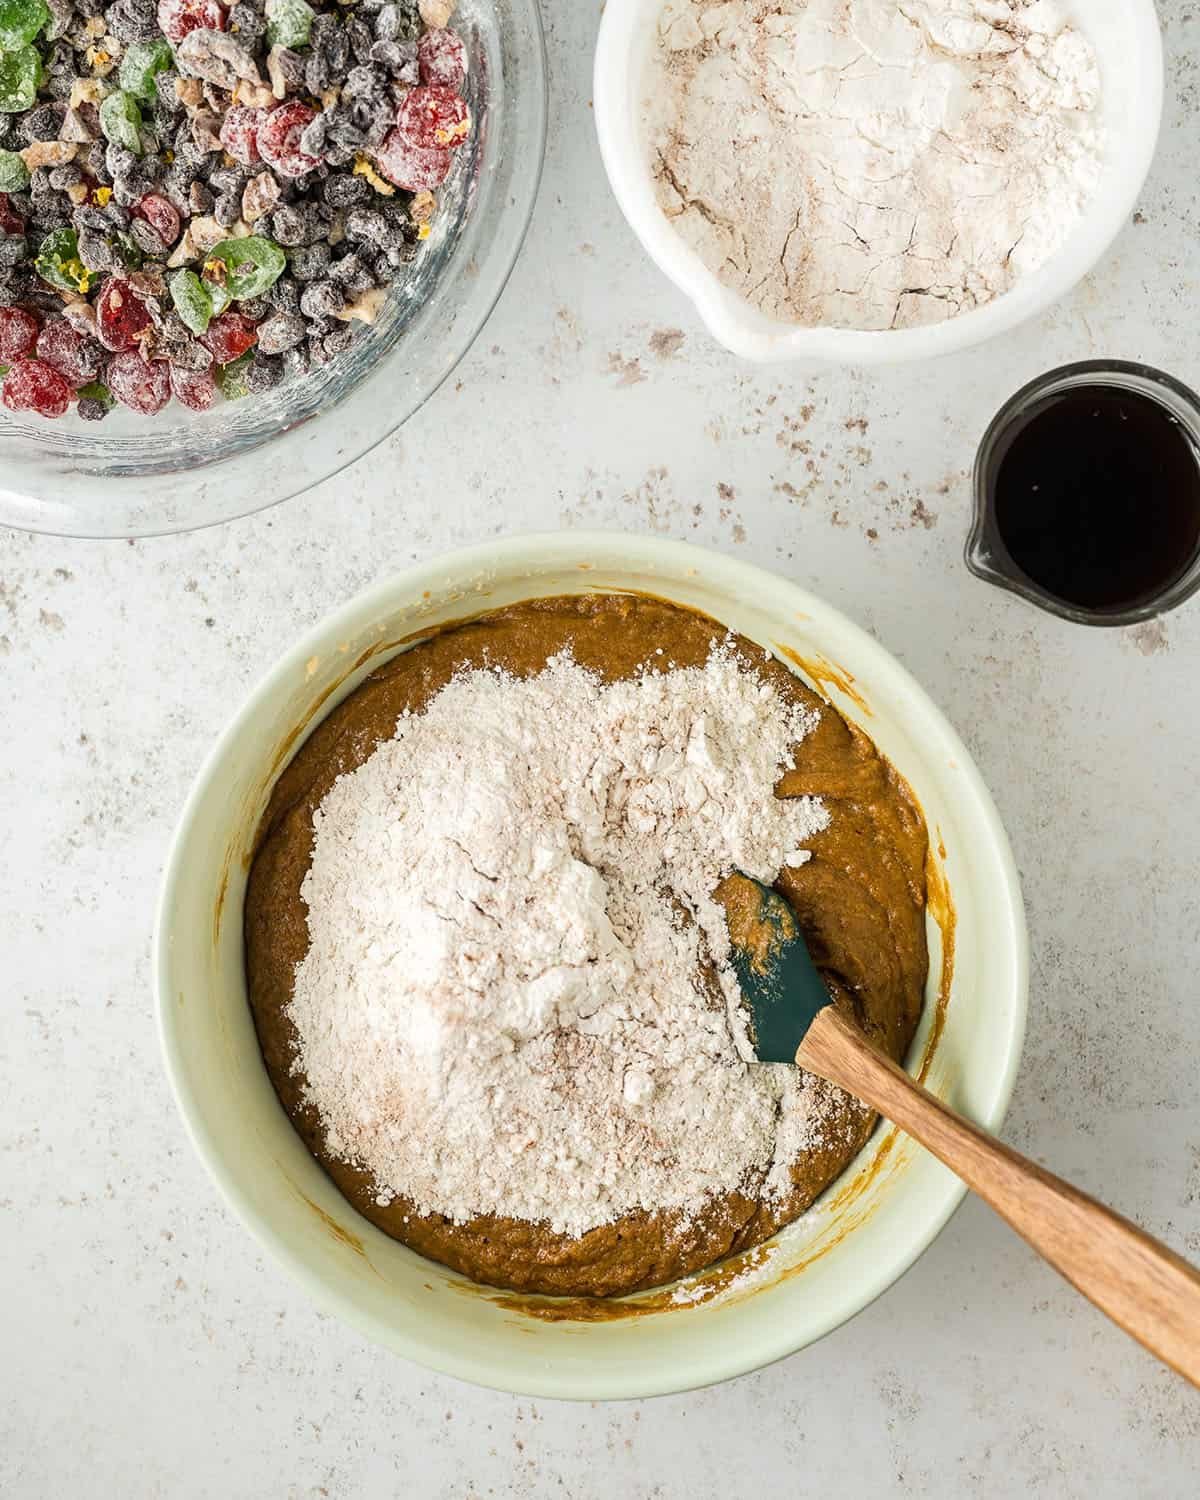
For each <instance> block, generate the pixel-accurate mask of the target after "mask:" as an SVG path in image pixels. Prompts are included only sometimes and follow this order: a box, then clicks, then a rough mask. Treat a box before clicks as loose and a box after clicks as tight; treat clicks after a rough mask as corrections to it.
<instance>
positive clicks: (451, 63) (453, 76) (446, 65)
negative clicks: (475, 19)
mask: <svg viewBox="0 0 1200 1500" xmlns="http://www.w3.org/2000/svg"><path fill="white" fill-rule="evenodd" d="M417 63H418V65H419V67H420V69H421V82H422V83H425V84H430V85H432V86H433V87H435V88H443V89H455V90H457V89H460V88H461V87H462V84H463V80H464V79H465V78H466V76H467V49H466V48H465V47H464V46H463V41H462V37H460V36H459V35H458V33H457V32H455V31H427V32H426V33H425V35H424V36H423V37H422V38H421V40H420V41H419V42H418V43H417Z"/></svg>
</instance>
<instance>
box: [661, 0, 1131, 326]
mask: <svg viewBox="0 0 1200 1500" xmlns="http://www.w3.org/2000/svg"><path fill="white" fill-rule="evenodd" d="M642 93H643V106H642V108H643V125H642V133H643V140H644V148H645V150H646V152H647V154H648V157H649V161H650V166H651V169H652V171H653V173H654V179H655V186H656V192H657V197H658V202H659V205H660V207H661V208H662V210H663V212H664V213H665V214H666V216H667V217H668V219H669V220H670V221H671V223H672V224H673V225H674V227H675V229H676V230H677V231H678V233H679V234H680V235H681V236H682V237H683V239H684V240H685V241H686V242H687V243H688V244H689V245H690V246H691V247H692V248H693V249H694V250H695V251H696V252H697V254H698V255H699V256H700V258H701V259H702V260H703V261H704V263H705V264H706V265H707V266H708V268H709V269H710V270H711V271H713V272H714V273H715V274H716V275H717V276H719V277H720V279H721V281H722V282H724V283H725V285H726V286H728V287H730V288H731V289H732V290H733V291H735V292H737V293H739V294H740V295H741V296H743V297H745V298H746V299H747V300H749V301H750V302H751V303H752V304H753V305H754V306H756V307H757V308H759V309H760V310H761V311H762V312H764V313H766V314H767V315H768V316H770V317H773V318H778V319H781V320H783V321H785V322H790V323H795V324H802V325H806V326H816V325H824V326H828V327H839V328H858V329H890V328H907V327H912V326H915V325H918V324H926V323H935V322H940V321H943V320H944V319H947V318H951V317H954V316H955V315H956V314H958V313H961V312H964V311H966V310H968V309H970V308H973V307H977V306H980V305H981V304H983V303H985V302H988V301H990V300H991V299H992V298H993V297H995V296H997V295H998V294H1000V293H1001V292H1004V291H1006V290H1007V289H1008V288H1009V287H1011V286H1012V285H1013V284H1014V283H1015V282H1016V281H1017V280H1019V279H1020V278H1021V277H1023V276H1027V275H1029V274H1030V273H1031V272H1033V271H1035V270H1037V269H1038V268H1039V267H1040V266H1042V265H1043V264H1044V263H1045V262H1046V260H1047V259H1048V258H1049V257H1050V256H1051V255H1052V254H1053V253H1054V251H1055V250H1056V249H1057V248H1058V247H1059V246H1060V245H1061V244H1062V242H1063V241H1064V240H1065V238H1066V237H1067V235H1068V234H1069V232H1070V230H1071V229H1072V227H1073V226H1074V224H1075V223H1076V221H1077V220H1078V219H1079V217H1080V215H1081V213H1082V212H1083V209H1084V207H1085V205H1086V204H1087V202H1088V200H1089V198H1090V197H1091V196H1092V194H1093V192H1094V190H1095V188H1096V184H1097V182H1098V179H1099V174H1100V166H1101V156H1102V148H1103V131H1102V128H1101V125H1100V121H1099V114H1098V103H1099V97H1100V75H1099V70H1098V67H1097V63H1096V57H1095V53H1094V51H1093V49H1092V47H1091V45H1090V43H1089V42H1088V41H1087V39H1086V37H1085V36H1084V35H1083V34H1082V33H1081V32H1080V31H1079V30H1077V29H1076V28H1075V27H1074V26H1072V25H1071V24H1069V22H1068V21H1067V19H1066V18H1065V16H1064V14H1063V12H1062V11H1060V10H1059V8H1058V7H1057V6H1056V5H1055V4H1054V3H1052V0H718V3H714V0H667V3H666V4H665V5H664V7H663V10H662V14H661V17H660V21H659V28H658V37H657V43H656V45H655V47H654V49H653V52H652V55H651V58H650V61H649V64H648V66H647V70H646V76H645V79H644V86H643V91H642Z"/></svg>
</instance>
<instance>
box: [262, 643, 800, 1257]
mask: <svg viewBox="0 0 1200 1500" xmlns="http://www.w3.org/2000/svg"><path fill="white" fill-rule="evenodd" d="M815 723H816V715H815V714H813V713H811V712H809V711H807V710H805V709H804V708H802V707H799V706H796V705H790V704H788V703H786V702H784V701H783V699H782V698H781V697H780V696H779V694H778V693H777V692H776V691H775V690H774V689H773V688H772V687H770V686H768V685H767V684H766V683H764V682H763V681H762V680H761V679H760V678H759V677H757V676H756V675H755V674H754V673H753V672H752V671H751V670H750V669H749V668H748V667H747V666H746V665H745V664H744V663H740V662H739V661H738V660H737V658H736V657H735V656H734V655H733V654H732V652H731V651H729V650H728V649H720V650H717V651H715V652H714V653H713V655H712V656H711V657H710V659H709V660H708V662H707V664H706V666H704V667H703V668H688V669H679V670H667V671H663V672H646V673H643V674H642V675H641V676H639V677H637V678H634V679H632V680H627V681H619V682H615V683H611V684H605V683H604V682H602V681H601V680H600V679H599V678H598V677H596V676H594V675H592V674H590V673H589V672H587V671H585V670H584V669H583V668H581V667H580V666H579V665H578V664H576V663H575V662H574V661H573V660H572V659H570V658H569V657H567V656H560V657H557V658H555V659H553V660H552V661H550V662H549V663H548V664H547V666H546V668H545V670H544V671H542V672H541V673H540V674H538V675H537V676H535V677H532V678H529V679H523V680H517V679H514V678H512V677H509V676H506V675H505V674H503V673H502V672H500V671H490V670H474V671H468V672H465V673H463V674H460V675H459V676H458V677H457V678H455V679H454V680H453V681H452V682H450V683H449V684H448V686H446V687H445V688H444V689H443V690H442V691H441V692H440V693H439V694H438V695H437V696H436V697H435V698H434V699H433V700H432V701H431V702H430V703H429V704H428V705H427V707H426V708H425V710H424V711H423V712H422V713H419V714H416V715H405V716H404V717H403V718H401V720H400V722H399V724H398V726H397V729H396V734H395V738H394V739H392V740H390V741H388V742H386V743H385V744H382V745H380V746H379V748H378V749H377V750H376V751H375V752H374V754H373V755H372V756H371V757H370V758H369V759H368V760H367V761H365V762H364V763H363V764H362V765H361V766H359V767H358V769H357V770H355V771H353V772H351V773H350V774H348V775H345V776H343V777H341V778H340V779H339V780H338V781H337V782H336V783H335V784H334V786H333V787H332V788H331V790H330V791H329V792H328V794H327V795H326V797H325V799H324V801H323V802H322V803H321V805H320V807H319V809H318V810H317V812H316V814H315V815H314V820H313V823H314V833H315V838H314V848H313V858H312V865H311V868H310V869H309V871H308V874H307V876H306V878H305V880H304V885H303V888H302V895H303V898H304V900H305V902H306V903H307V906H308V926H309V934H310V947H309V951H308V953H307V956H306V957H305V958H304V960H303V961H302V962H301V963H300V964H299V966H298V968H297V971H296V978H295V988H294V994H293V998H292V1002H291V1005H290V1007H289V1011H288V1014H289V1016H290V1018H291V1020H292V1022H293V1024H294V1026H295V1028H296V1032H297V1036H298V1054H297V1057H296V1062H295V1068H296V1071H297V1073H298V1074H302V1075H303V1076H304V1077H305V1078H306V1079H307V1098H308V1102H309V1103H310V1104H312V1105H313V1106H315V1107H316V1109H317V1110H318V1112H319V1114H320V1117H321V1120H322V1124H323V1129H324V1132H325V1145H326V1148H327V1150H328V1151H329V1152H330V1153H331V1154H332V1155H334V1156H337V1157H339V1158H341V1159H343V1160H346V1161H348V1162H352V1163H354V1164H356V1165H358V1166H361V1167H364V1168H366V1169H367V1170H368V1171H369V1172H370V1173H371V1175H372V1177H373V1179H374V1182H375V1184H376V1186H377V1188H378V1201H379V1202H380V1203H381V1204H386V1203H388V1202H390V1201H392V1200H393V1199H394V1198H401V1199H404V1200H407V1201H410V1202H411V1203H412V1204H413V1205H414V1207H415V1208H416V1209H417V1210H419V1211H421V1212H424V1213H441V1214H444V1215H446V1216H447V1217H449V1218H450V1219H452V1220H454V1221H455V1222H459V1223H461V1222H465V1221H467V1220H469V1219H471V1218H473V1217H475V1216H477V1215H480V1214H498V1215H503V1216H506V1217H511V1218H516V1219H523V1220H530V1221H533V1222H544V1223H549V1224H550V1226H551V1227H552V1228H553V1229H554V1230H555V1231H556V1232H559V1233H566V1234H571V1235H579V1234H582V1233H583V1232H584V1231H586V1230H588V1229H590V1228H593V1227H595V1226H598V1225H601V1224H606V1223H611V1222H612V1221H613V1220H615V1219H617V1218H619V1217H620V1216H622V1215H624V1214H626V1213H628V1212H630V1211H633V1210H637V1209H647V1210H652V1209H663V1208H666V1209H678V1210H679V1211H680V1212H681V1213H683V1214H688V1213H690V1212H695V1211H698V1210H699V1209H700V1208H701V1207H702V1206H703V1205H704V1203H705V1202H706V1200H708V1199H709V1198H710V1197H711V1196H712V1195H714V1194H726V1193H729V1192H730V1191H733V1190H736V1189H738V1188H745V1189H747V1190H748V1191H750V1192H751V1193H752V1194H759V1195H761V1196H764V1197H768V1198H777V1197H781V1196H783V1195H784V1194H786V1192H787V1190H788V1188H789V1185H790V1182H789V1174H788V1167H789V1164H790V1163H791V1162H793V1161H795V1160H796V1159H797V1158H798V1157H799V1156H800V1155H801V1154H802V1153H803V1152H804V1151H805V1150H806V1149H808V1148H810V1147H811V1146H812V1145H814V1144H817V1143H819V1141H820V1139H821V1111H820V1104H819V1101H820V1095H819V1093H818V1087H819V1086H818V1085H816V1084H815V1083H813V1082H812V1081H811V1080H808V1078H807V1075H804V1074H802V1073H800V1071H799V1070H798V1069H793V1068H772V1067H764V1066H762V1065H759V1064H756V1063H751V1062H747V1061H746V1059H745V1058H744V1056H743V1055H742V1054H741V1053H740V1052H739V1045H738V1043H737V1041H736V1040H735V1035H736V1032H737V1028H736V1026H735V1025H734V1024H733V1021H732V1015H733V1014H734V1013H735V1011H736V1006H737V988H736V983H735V981H734V980H733V978H732V973H731V971H730V970H729V968H728V965H727V962H726V960H727V955H728V937H727V934H726V928H725V917H724V913H723V911H722V909H721V908H719V907H718V906H717V905H716V904H715V903H714V901H713V900H712V895H711V893H712V891H713V890H714V889H715V887H716V886H717V884H718V883H719V881H720V880H721V878H722V877H723V876H724V875H726V874H728V873H729V871H730V870H731V869H734V868H737V869H741V870H744V871H746V872H747V873H749V874H751V875H753V876H756V877H758V878H760V879H762V880H767V881H771V880H774V879H775V878H776V876H777V875H778V872H779V870H780V869H781V868H782V867H783V866H784V865H796V864H800V863H802V862H803V861H804V860H805V859H806V858H807V857H808V856H807V854H806V852H805V850H804V847H803V846H804V844H805V842H806V841H807V840H809V839H810V838H811V837H812V836H813V835H814V834H815V833H817V832H819V831H820V830H821V829H822V828H824V827H825V826H826V825H827V823H828V814H827V813H826V811H825V809H824V807H823V806H822V805H821V803H820V802H818V801H815V800H813V799H810V798H797V799H788V800H784V799H778V798H776V797H775V796H774V795H773V793H774V787H775V784H776V782H777V781H778V779H779V776H780V775H781V773H782V772H783V771H784V770H786V769H788V768H789V767H790V766H791V764H792V748H793V747H794V746H795V745H796V744H797V743H798V742H799V741H800V740H801V739H803V737H804V736H805V735H806V734H807V733H809V732H810V731H811V729H812V728H813V727H814V726H815ZM706 965H711V966H714V967H715V978H712V977H711V976H712V970H711V969H710V971H709V974H707V975H706V972H705V969H706Z"/></svg>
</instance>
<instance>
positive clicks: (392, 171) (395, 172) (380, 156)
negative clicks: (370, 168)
mask: <svg viewBox="0 0 1200 1500" xmlns="http://www.w3.org/2000/svg"><path fill="white" fill-rule="evenodd" d="M375 160H376V161H377V162H378V163H379V170H380V171H381V172H382V173H383V175H384V176H385V177H386V178H387V179H388V181H389V182H394V183H395V184H396V186H397V187H399V188H404V189H405V190H406V191H407V192H410V193H419V192H422V191H426V192H428V191H430V190H431V189H433V188H436V187H441V185H442V183H443V182H445V180H446V178H447V177H448V176H449V175H450V167H451V165H452V163H453V160H454V158H453V156H452V155H451V153H450V150H449V148H448V147H446V146H414V145H413V143H412V142H411V141H410V140H409V139H408V137H407V136H406V135H405V134H404V132H403V131H402V130H400V129H399V128H397V129H395V130H392V131H391V132H389V134H388V135H387V136H386V137H385V138H384V142H383V145H382V146H380V147H379V148H378V149H377V150H376V152H375Z"/></svg>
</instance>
